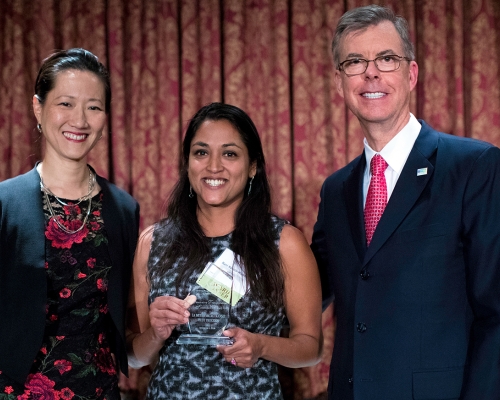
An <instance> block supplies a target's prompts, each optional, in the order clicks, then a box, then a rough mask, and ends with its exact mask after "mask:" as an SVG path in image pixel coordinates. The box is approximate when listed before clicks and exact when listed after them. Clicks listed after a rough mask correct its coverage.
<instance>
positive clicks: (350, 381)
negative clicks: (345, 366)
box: [348, 376, 354, 385]
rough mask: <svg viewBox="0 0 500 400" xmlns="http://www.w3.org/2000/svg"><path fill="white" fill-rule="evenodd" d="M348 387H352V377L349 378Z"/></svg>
mask: <svg viewBox="0 0 500 400" xmlns="http://www.w3.org/2000/svg"><path fill="white" fill-rule="evenodd" d="M348 382H349V385H352V383H353V382H354V379H352V376H351V377H350V378H349V381H348Z"/></svg>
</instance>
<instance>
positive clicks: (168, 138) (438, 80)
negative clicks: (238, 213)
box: [0, 0, 500, 399]
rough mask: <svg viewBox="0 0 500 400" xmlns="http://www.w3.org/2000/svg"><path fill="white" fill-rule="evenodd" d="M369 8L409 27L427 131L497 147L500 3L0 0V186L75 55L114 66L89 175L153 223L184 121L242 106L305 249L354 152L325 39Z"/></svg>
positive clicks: (329, 332) (354, 135)
mask: <svg viewBox="0 0 500 400" xmlns="http://www.w3.org/2000/svg"><path fill="white" fill-rule="evenodd" d="M372 2H375V3H378V4H382V5H388V6H390V7H392V8H393V9H394V10H395V11H396V13H398V14H401V15H403V16H404V17H405V18H406V19H407V20H408V22H409V26H410V31H411V36H412V39H413V41H414V43H415V48H416V55H417V62H418V64H419V81H418V84H417V88H416V90H415V91H414V92H413V93H412V98H411V110H412V112H413V113H414V114H415V115H416V116H417V117H418V118H423V119H425V120H426V121H427V122H428V123H429V124H430V125H432V126H433V127H434V128H436V129H438V130H441V131H444V132H448V133H451V134H454V135H459V136H468V137H474V138H478V139H482V140H486V141H489V142H491V143H493V144H496V145H497V146H498V145H500V83H499V77H500V76H499V75H500V74H499V63H500V3H499V2H498V1H496V0H456V1H452V0H397V1H396V0H388V1H365V0H345V1H340V0H156V1H153V0H150V1H143V0H128V1H121V0H88V1H85V2H81V1H78V0H65V1H57V0H54V1H29V0H3V1H2V4H1V5H0V65H1V74H0V90H1V92H0V93H1V95H0V132H1V135H0V154H1V159H0V180H3V179H7V178H9V177H12V176H15V175H18V174H20V173H23V172H26V171H27V170H29V169H30V168H32V166H33V165H34V162H35V161H36V160H39V159H40V157H41V152H42V149H41V144H40V138H39V133H38V131H37V130H36V127H35V125H36V120H35V118H34V116H33V111H32V96H33V87H34V82H35V78H36V74H37V71H38V68H39V66H40V64H41V62H42V60H43V59H44V58H45V57H46V56H48V55H49V54H51V53H52V52H53V51H54V50H56V49H62V48H69V47H84V48H86V49H88V50H90V51H92V52H93V53H94V54H96V55H97V56H98V57H99V58H100V59H101V60H102V61H103V63H104V64H105V65H107V67H108V68H109V70H110V73H111V86H112V93H113V100H112V109H111V113H110V122H109V130H110V132H109V134H108V136H107V138H106V140H101V141H100V142H99V144H98V146H96V148H95V149H94V150H93V151H92V153H91V156H90V160H89V162H90V163H91V164H92V165H93V166H94V167H95V169H96V170H97V171H98V173H100V174H102V175H104V176H106V177H109V179H110V180H112V181H113V182H115V183H116V184H117V185H118V186H120V187H122V188H124V189H125V190H127V191H128V192H130V193H131V194H132V195H133V196H134V197H136V199H137V200H138V201H139V202H140V204H141V209H142V218H141V220H142V222H141V224H142V227H143V228H145V227H146V226H148V225H150V224H151V223H153V222H154V221H156V220H158V219H159V218H160V217H161V216H162V213H163V210H164V205H165V201H166V199H167V197H168V195H169V193H170V191H171V189H172V187H173V185H174V184H175V182H176V180H177V177H178V167H179V163H180V148H181V142H182V138H183V134H184V131H185V128H186V126H187V124H188V122H189V119H190V118H191V116H192V115H193V114H194V113H195V112H196V111H197V110H198V109H199V108H200V107H201V106H202V105H205V104H207V103H209V102H212V101H224V102H227V103H231V104H234V105H236V106H238V107H241V108H242V109H244V110H245V111H246V112H248V114H249V115H250V116H251V118H252V119H253V120H254V122H255V124H256V126H257V129H258V130H259V132H260V135H261V138H262V142H263V145H264V150H265V155H266V161H267V167H268V173H269V177H270V181H271V186H272V190H273V205H274V211H275V212H276V213H277V214H278V215H280V216H282V217H284V218H287V219H289V220H290V221H291V222H292V223H293V224H294V225H296V226H297V227H298V228H299V229H301V230H302V231H303V232H304V233H305V235H306V237H307V238H308V239H309V240H310V238H311V235H312V230H313V226H314V222H315V220H316V212H317V206H318V202H319V191H320V188H321V184H322V183H323V181H324V179H325V178H326V177H327V176H328V175H329V174H331V173H332V172H333V171H335V170H337V169H339V168H341V167H342V166H344V165H345V164H346V163H347V162H349V161H350V160H352V159H353V158H354V157H356V156H357V155H358V154H359V153H360V152H361V151H362V133H361V130H360V127H359V124H358V122H357V120H356V118H355V117H354V115H352V114H351V113H350V112H349V111H348V110H347V109H346V107H345V106H344V102H343V99H342V98H341V97H340V96H339V95H338V94H337V92H336V89H335V86H334V81H333V75H334V65H333V61H332V55H331V40H332V35H333V31H334V28H335V26H336V23H337V20H338V19H339V17H340V16H341V15H342V14H343V13H344V12H345V11H346V10H347V9H351V8H353V7H357V6H361V5H367V4H370V3H372ZM332 313H333V311H332V309H331V308H330V309H329V310H328V311H326V312H325V314H324V318H323V319H324V321H323V325H324V331H325V353H324V356H323V361H322V363H320V364H319V365H318V366H316V367H313V368H307V369H302V370H297V371H295V382H294V383H293V384H294V385H295V393H296V394H295V398H296V399H302V398H312V397H314V396H316V395H317V394H318V393H320V392H323V391H324V390H325V389H326V385H327V380H328V363H329V358H330V354H331V351H332V348H333V335H334V320H333V318H332Z"/></svg>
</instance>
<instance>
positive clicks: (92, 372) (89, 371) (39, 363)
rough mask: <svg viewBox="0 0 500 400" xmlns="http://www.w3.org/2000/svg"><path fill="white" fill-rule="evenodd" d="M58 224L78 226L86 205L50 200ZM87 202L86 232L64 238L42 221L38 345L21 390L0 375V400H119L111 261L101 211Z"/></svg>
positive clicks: (97, 202) (97, 204)
mask: <svg viewBox="0 0 500 400" xmlns="http://www.w3.org/2000/svg"><path fill="white" fill-rule="evenodd" d="M49 198H50V199H51V202H52V203H51V204H52V207H53V209H54V211H55V212H56V213H57V218H59V221H60V222H61V223H62V224H63V225H65V226H67V227H68V228H69V229H73V230H74V229H76V228H75V227H77V226H78V223H80V224H81V222H79V221H80V218H81V215H77V214H78V213H86V212H87V210H86V206H87V202H83V203H80V204H79V205H73V204H69V203H68V202H67V203H68V206H62V205H61V204H59V203H58V202H57V201H56V200H55V198H53V197H49ZM101 202H102V195H99V196H95V197H94V198H93V200H92V208H93V212H91V213H90V215H89V219H88V222H87V226H85V227H84V228H83V229H82V230H81V231H80V232H78V233H75V234H72V235H70V234H68V233H66V232H64V231H62V230H61V229H60V228H59V227H58V226H57V224H56V223H55V221H54V219H53V218H50V217H51V216H50V213H49V211H48V208H47V205H46V204H44V211H45V215H46V221H47V225H46V231H45V237H46V241H45V243H46V263H45V271H46V274H47V278H48V279H47V286H48V293H47V305H46V328H45V335H44V338H43V342H42V345H41V347H40V350H39V352H38V354H37V356H36V359H35V362H34V364H33V367H32V369H31V371H30V372H31V373H30V375H29V376H28V378H27V380H26V382H25V384H24V387H20V385H18V384H16V383H15V382H13V383H11V380H9V379H8V378H7V377H6V376H5V375H2V374H1V373H0V400H34V399H38V400H70V399H78V400H91V399H101V400H103V399H107V400H119V399H120V393H119V389H118V377H117V370H116V367H115V362H114V359H113V355H112V353H111V348H110V344H109V341H108V339H107V338H108V337H109V334H110V326H112V322H111V319H110V317H109V313H108V304H107V290H108V285H109V282H108V274H109V271H110V269H111V260H110V257H109V253H108V248H107V243H108V241H107V237H106V233H105V230H104V225H103V220H102V217H101V212H100V207H101Z"/></svg>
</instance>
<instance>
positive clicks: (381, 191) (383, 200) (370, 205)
mask: <svg viewBox="0 0 500 400" xmlns="http://www.w3.org/2000/svg"><path fill="white" fill-rule="evenodd" d="M386 168H387V163H386V162H385V160H384V159H383V158H382V156H381V155H380V154H375V155H374V156H373V158H372V160H371V162H370V172H371V174H372V179H371V181H370V187H369V188H368V194H367V195H366V203H365V231H366V245H367V246H369V245H370V242H371V241H372V237H373V233H374V232H375V228H376V227H377V224H378V221H380V217H382V214H383V213H384V209H385V205H386V204H387V183H386V182H385V175H384V171H385V170H386Z"/></svg>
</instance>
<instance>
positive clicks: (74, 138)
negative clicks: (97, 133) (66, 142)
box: [63, 132, 87, 140]
mask: <svg viewBox="0 0 500 400" xmlns="http://www.w3.org/2000/svg"><path fill="white" fill-rule="evenodd" d="M63 135H64V136H65V137H67V138H68V139H71V140H83V139H85V138H86V137H87V135H75V134H74V133H69V132H64V133H63Z"/></svg>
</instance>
